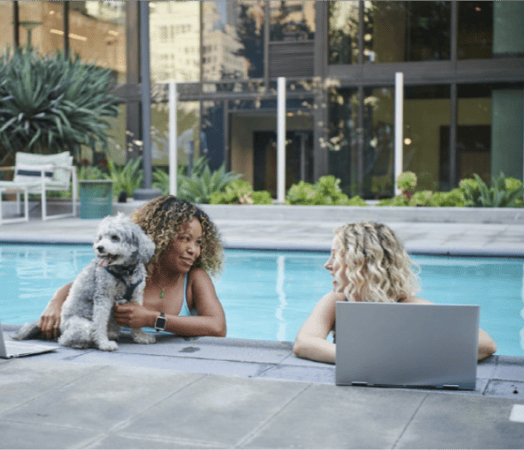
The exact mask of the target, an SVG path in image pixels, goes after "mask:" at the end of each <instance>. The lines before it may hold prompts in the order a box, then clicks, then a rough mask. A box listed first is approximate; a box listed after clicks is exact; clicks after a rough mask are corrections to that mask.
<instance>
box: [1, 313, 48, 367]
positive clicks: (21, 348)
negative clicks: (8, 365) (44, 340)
mask: <svg viewBox="0 0 524 450" xmlns="http://www.w3.org/2000/svg"><path fill="white" fill-rule="evenodd" d="M54 350H56V347H52V346H50V345H39V344H32V343H30V342H19V341H6V340H5V339H4V332H3V331H2V323H1V322H0V358H4V359H6V358H18V357H20V356H29V355H37V354H39V353H46V352H52V351H54Z"/></svg>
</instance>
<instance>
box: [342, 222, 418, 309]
mask: <svg viewBox="0 0 524 450" xmlns="http://www.w3.org/2000/svg"><path fill="white" fill-rule="evenodd" d="M335 239H337V240H338V241H339V242H340V244H341V245H340V247H339V249H340V250H339V251H337V252H335V255H334V258H335V260H336V261H338V263H339V265H340V269H338V270H337V273H336V274H335V276H336V277H337V281H338V283H337V286H338V288H337V291H338V292H343V293H344V294H345V295H346V298H347V299H348V300H351V299H354V300H359V301H363V302H398V301H402V300H405V299H407V298H409V297H411V296H413V295H415V293H416V292H418V291H419V281H418V277H417V275H416V274H415V273H414V271H413V268H415V269H417V271H418V266H416V265H415V264H414V263H413V262H412V261H411V259H410V258H409V256H408V254H407V252H406V250H405V249H404V246H403V245H402V243H401V242H400V240H399V239H398V238H397V236H396V235H395V233H393V231H392V230H391V229H390V228H389V227H388V226H386V225H383V224H380V223H372V222H362V223H350V224H346V225H343V226H341V227H339V228H337V229H336V230H335ZM343 275H345V277H346V278H347V279H348V281H349V282H348V283H347V284H345V283H343V282H341V281H342V276H343Z"/></svg>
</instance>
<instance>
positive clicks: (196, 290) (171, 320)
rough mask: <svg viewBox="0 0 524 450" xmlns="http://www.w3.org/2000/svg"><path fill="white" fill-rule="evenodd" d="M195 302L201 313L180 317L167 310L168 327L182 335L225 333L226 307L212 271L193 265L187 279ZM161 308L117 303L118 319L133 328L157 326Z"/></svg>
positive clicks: (167, 328) (217, 334)
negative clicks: (156, 321)
mask: <svg viewBox="0 0 524 450" xmlns="http://www.w3.org/2000/svg"><path fill="white" fill-rule="evenodd" d="M188 284H189V286H188V291H191V298H192V300H193V302H192V304H193V306H194V307H195V308H196V310H197V313H198V316H191V317H179V316H177V315H173V314H166V322H167V323H166V331H169V332H171V333H174V334H177V335H179V336H218V337H225V335H226V318H225V315H224V310H223V308H222V305H221V304H220V301H219V300H218V298H217V295H216V292H215V286H214V285H213V281H212V280H211V278H210V277H209V275H208V274H207V273H206V272H205V271H204V270H202V269H193V270H192V271H191V274H190V277H189V281H188ZM159 314H160V311H153V310H150V309H147V308H146V307H145V306H142V305H138V304H136V303H135V304H132V303H126V304H124V305H118V306H115V319H116V320H117V323H118V324H119V325H122V326H125V327H130V328H142V327H150V328H154V326H155V320H156V318H157V317H158V315H159Z"/></svg>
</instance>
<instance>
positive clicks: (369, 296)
mask: <svg viewBox="0 0 524 450" xmlns="http://www.w3.org/2000/svg"><path fill="white" fill-rule="evenodd" d="M324 267H325V268H326V269H327V270H329V272H330V273H331V275H332V276H333V291H332V292H329V293H328V294H326V295H325V296H324V297H322V298H321V299H320V301H319V302H318V303H317V305H316V306H315V308H314V309H313V311H312V313H311V315H310V316H309V318H308V319H307V320H306V322H305V323H304V325H302V328H301V329H300V330H299V332H298V334H297V337H296V339H295V345H294V348H293V351H294V352H295V354H296V355H297V356H298V357H300V358H305V359H311V360H314V361H320V362H326V363H335V352H336V346H335V343H331V342H329V341H327V340H326V338H327V336H328V334H329V333H330V332H333V333H334V332H335V329H334V328H335V305H336V302H338V301H346V300H347V301H350V302H401V303H420V304H430V303H431V302H429V301H427V300H423V299H421V298H418V297H415V293H416V292H417V291H418V279H417V277H416V275H415V274H414V273H413V271H412V269H411V267H412V262H411V260H410V258H409V256H408V254H407V253H406V250H405V249H404V246H403V245H402V243H401V242H400V240H399V239H398V238H397V236H396V235H395V234H394V233H393V231H392V230H391V229H390V228H389V227H387V226H386V225H382V224H377V223H369V222H363V223H351V224H346V225H344V226H342V227H340V228H337V229H336V230H335V237H334V240H333V245H332V249H331V255H330V257H329V259H328V261H327V262H326V264H325V266H324ZM496 350H497V346H496V344H495V342H494V341H493V339H491V337H490V336H489V335H488V334H487V333H486V332H485V331H483V330H479V352H478V359H479V360H481V359H484V358H487V357H488V356H490V355H491V354H493V353H495V351H496Z"/></svg>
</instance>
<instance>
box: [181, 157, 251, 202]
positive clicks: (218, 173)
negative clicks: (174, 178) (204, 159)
mask: <svg viewBox="0 0 524 450" xmlns="http://www.w3.org/2000/svg"><path fill="white" fill-rule="evenodd" d="M240 177H241V175H240V174H234V173H232V172H226V166H225V165H224V164H222V165H221V166H220V167H219V168H218V169H217V170H215V171H213V172H211V169H210V168H209V166H208V165H207V164H205V166H204V168H203V169H201V168H200V169H199V170H198V171H197V170H194V171H193V174H192V175H191V176H190V177H188V176H185V175H182V176H180V175H179V177H178V179H179V185H178V186H179V187H178V196H179V197H180V198H183V199H185V200H189V201H190V202H193V203H209V202H210V200H211V194H213V192H224V191H225V189H226V187H228V186H229V185H230V184H231V183H232V182H233V181H235V180H238V179H239V178H240Z"/></svg>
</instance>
